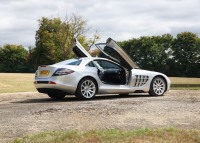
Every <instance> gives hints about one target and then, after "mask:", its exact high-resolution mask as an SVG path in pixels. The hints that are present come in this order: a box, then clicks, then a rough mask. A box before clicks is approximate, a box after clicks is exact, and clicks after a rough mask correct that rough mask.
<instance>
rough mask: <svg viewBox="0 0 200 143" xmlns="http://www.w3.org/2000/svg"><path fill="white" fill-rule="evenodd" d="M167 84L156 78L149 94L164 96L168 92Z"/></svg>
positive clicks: (160, 78)
mask: <svg viewBox="0 0 200 143" xmlns="http://www.w3.org/2000/svg"><path fill="white" fill-rule="evenodd" d="M166 86H167V85H166V82H165V80H164V79H163V78H162V77H159V76H158V77H155V78H154V79H153V80H152V81H151V85H150V90H149V94H150V95H152V96H162V95H163V94H164V93H165V91H166Z"/></svg>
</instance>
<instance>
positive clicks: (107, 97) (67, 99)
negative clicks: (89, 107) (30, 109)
mask: <svg viewBox="0 0 200 143" xmlns="http://www.w3.org/2000/svg"><path fill="white" fill-rule="evenodd" d="M139 97H155V96H150V95H147V94H137V95H125V96H120V95H116V94H115V95H111V94H109V95H105V94H104V95H97V96H96V97H95V98H93V99H91V100H79V99H77V98H76V97H75V96H71V95H70V96H66V97H65V98H64V99H62V100H53V99H51V98H49V97H47V98H37V99H26V100H21V101H14V102H11V103H54V102H80V101H81V102H84V101H87V102H88V101H91V102H93V101H96V100H120V99H123V98H139Z"/></svg>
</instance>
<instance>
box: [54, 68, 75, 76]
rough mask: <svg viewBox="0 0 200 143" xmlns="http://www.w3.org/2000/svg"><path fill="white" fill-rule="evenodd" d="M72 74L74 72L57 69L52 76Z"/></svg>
mask: <svg viewBox="0 0 200 143" xmlns="http://www.w3.org/2000/svg"><path fill="white" fill-rule="evenodd" d="M73 72H74V71H73V70H70V69H65V68H60V69H57V70H56V71H55V72H54V74H53V75H52V76H61V75H67V74H71V73H73Z"/></svg>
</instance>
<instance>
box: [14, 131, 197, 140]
mask: <svg viewBox="0 0 200 143" xmlns="http://www.w3.org/2000/svg"><path fill="white" fill-rule="evenodd" d="M89 142H90V143H122V142H123V143H144V142H152V143H199V142H200V131H193V130H179V129H174V128H167V129H156V130H151V129H147V128H145V129H138V130H131V131H122V130H115V129H113V130H103V131H99V130H93V131H87V132H76V131H52V132H43V133H40V134H36V135H31V136H26V137H24V138H22V139H15V140H14V141H12V143H89Z"/></svg>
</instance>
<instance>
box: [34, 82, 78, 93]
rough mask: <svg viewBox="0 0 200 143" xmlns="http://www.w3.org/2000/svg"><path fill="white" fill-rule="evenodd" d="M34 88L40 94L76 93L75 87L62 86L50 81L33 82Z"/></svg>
mask: <svg viewBox="0 0 200 143" xmlns="http://www.w3.org/2000/svg"><path fill="white" fill-rule="evenodd" d="M34 85H35V88H36V89H37V90H38V92H40V93H46V94H50V93H57V94H59V93H60V94H64V93H65V94H74V93H75V91H76V87H75V86H70V85H64V84H60V83H56V82H52V81H41V80H40V81H34Z"/></svg>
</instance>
